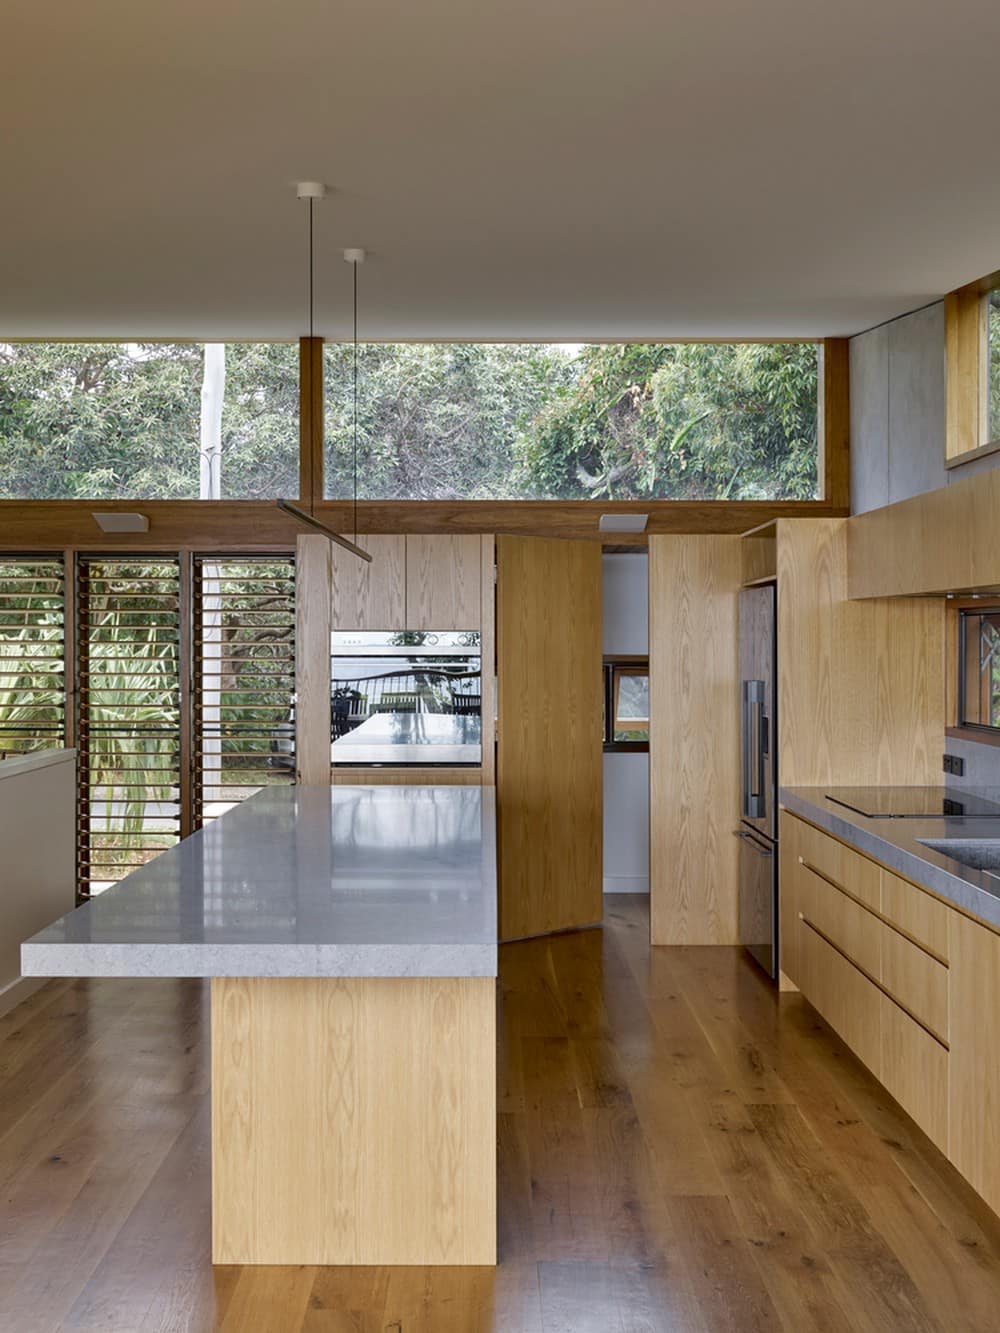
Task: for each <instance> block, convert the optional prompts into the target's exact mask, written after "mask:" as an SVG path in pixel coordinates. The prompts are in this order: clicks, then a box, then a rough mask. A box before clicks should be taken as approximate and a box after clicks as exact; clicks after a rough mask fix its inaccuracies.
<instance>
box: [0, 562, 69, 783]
mask: <svg viewBox="0 0 1000 1333" xmlns="http://www.w3.org/2000/svg"><path fill="white" fill-rule="evenodd" d="M65 649H66V626H65V572H64V568H63V562H62V560H61V558H59V557H57V556H52V557H39V556H32V557H30V558H26V557H13V558H12V557H3V558H0V758H8V757H10V756H12V755H19V754H29V753H30V752H31V751H33V750H45V749H58V748H59V747H60V746H62V745H64V744H65V743H66V673H65V667H64V660H65Z"/></svg>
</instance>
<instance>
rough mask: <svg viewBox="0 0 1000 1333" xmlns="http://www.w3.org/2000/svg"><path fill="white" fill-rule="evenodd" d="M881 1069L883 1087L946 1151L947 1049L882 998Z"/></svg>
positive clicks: (886, 999)
mask: <svg viewBox="0 0 1000 1333" xmlns="http://www.w3.org/2000/svg"><path fill="white" fill-rule="evenodd" d="M881 998H882V1015H881V1027H882V1070H881V1074H880V1078H881V1080H882V1082H883V1083H884V1084H885V1086H886V1088H888V1090H889V1091H890V1092H891V1093H892V1095H893V1096H894V1097H895V1098H896V1101H897V1102H899V1104H900V1106H902V1108H903V1110H904V1111H906V1112H907V1114H908V1115H911V1116H912V1117H913V1119H914V1120H915V1121H916V1122H917V1124H918V1125H919V1126H920V1128H921V1129H922V1130H923V1131H924V1133H925V1134H926V1135H927V1136H928V1138H930V1139H932V1140H933V1141H934V1143H936V1144H937V1146H938V1147H939V1148H940V1149H941V1150H942V1151H943V1152H947V1150H948V1052H947V1051H946V1050H945V1048H944V1047H943V1046H942V1045H941V1043H940V1042H938V1041H935V1040H934V1038H933V1037H931V1036H929V1035H928V1033H926V1032H925V1031H924V1029H923V1028H922V1027H921V1026H920V1025H919V1024H918V1023H914V1022H913V1020H912V1019H911V1018H909V1017H907V1015H906V1014H904V1013H903V1011H902V1009H900V1008H899V1006H898V1005H895V1004H893V1002H892V1001H891V1000H890V999H889V998H888V997H887V996H885V995H883V996H882V997H881Z"/></svg>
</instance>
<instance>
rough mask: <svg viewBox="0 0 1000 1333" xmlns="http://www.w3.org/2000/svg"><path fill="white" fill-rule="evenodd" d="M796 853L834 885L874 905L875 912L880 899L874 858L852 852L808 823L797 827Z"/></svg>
mask: <svg viewBox="0 0 1000 1333" xmlns="http://www.w3.org/2000/svg"><path fill="white" fill-rule="evenodd" d="M799 855H800V856H801V857H802V860H803V861H804V862H805V863H806V864H807V865H810V866H812V868H813V869H814V870H818V871H819V873H820V874H821V875H825V876H826V877H827V879H832V880H833V882H834V884H839V885H840V887H841V888H842V889H846V890H847V892H848V893H851V894H853V895H854V897H855V898H860V899H861V901H862V902H863V903H867V904H868V906H869V907H874V909H875V910H876V912H877V911H878V910H879V906H880V904H881V901H882V894H881V887H880V884H879V873H880V872H879V867H878V866H877V865H876V864H875V862H874V861H869V860H868V859H867V857H864V856H861V855H860V854H859V853H858V852H855V851H852V849H851V848H850V847H847V846H845V845H844V843H842V842H838V841H837V839H836V838H831V837H830V835H829V834H827V833H821V832H820V831H819V829H815V828H813V827H812V825H811V824H803V825H802V827H801V829H800V830H799Z"/></svg>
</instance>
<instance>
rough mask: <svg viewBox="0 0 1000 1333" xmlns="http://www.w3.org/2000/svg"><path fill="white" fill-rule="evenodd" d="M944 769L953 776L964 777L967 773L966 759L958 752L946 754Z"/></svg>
mask: <svg viewBox="0 0 1000 1333" xmlns="http://www.w3.org/2000/svg"><path fill="white" fill-rule="evenodd" d="M944 771H945V772H946V773H950V774H951V775H952V777H956V778H960V777H963V776H964V775H965V760H964V759H962V758H961V757H960V756H959V755H957V754H946V755H945V757H944Z"/></svg>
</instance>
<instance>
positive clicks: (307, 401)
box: [298, 338, 325, 509]
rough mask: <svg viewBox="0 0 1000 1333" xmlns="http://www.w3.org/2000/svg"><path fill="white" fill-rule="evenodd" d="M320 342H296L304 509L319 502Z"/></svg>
mask: <svg viewBox="0 0 1000 1333" xmlns="http://www.w3.org/2000/svg"><path fill="white" fill-rule="evenodd" d="M324 427H325V422H324V403H323V339H322V338H300V339H299V495H298V498H299V499H300V500H301V501H302V502H303V504H304V505H305V506H306V508H307V509H312V507H313V505H314V504H315V503H316V502H317V500H322V498H323V439H324V435H325V429H324Z"/></svg>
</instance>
